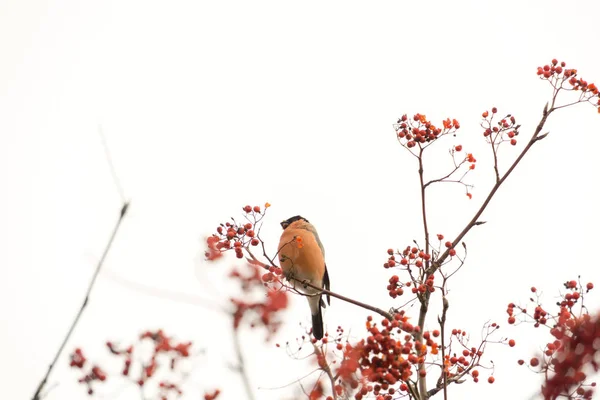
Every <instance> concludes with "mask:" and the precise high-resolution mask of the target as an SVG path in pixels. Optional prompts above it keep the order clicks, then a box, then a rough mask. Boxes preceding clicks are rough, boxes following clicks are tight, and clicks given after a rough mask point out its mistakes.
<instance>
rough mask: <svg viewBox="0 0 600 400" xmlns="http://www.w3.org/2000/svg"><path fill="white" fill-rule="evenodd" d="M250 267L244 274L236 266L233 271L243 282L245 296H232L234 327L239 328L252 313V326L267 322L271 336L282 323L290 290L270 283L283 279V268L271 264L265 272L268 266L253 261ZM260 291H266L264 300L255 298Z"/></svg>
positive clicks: (230, 275) (265, 325)
mask: <svg viewBox="0 0 600 400" xmlns="http://www.w3.org/2000/svg"><path fill="white" fill-rule="evenodd" d="M248 270H249V273H248V274H245V275H244V274H242V273H241V272H240V271H239V270H238V269H236V268H234V269H233V270H232V271H231V273H230V274H229V277H230V278H233V279H236V280H237V281H238V282H239V283H240V287H241V289H242V292H243V294H244V296H243V298H237V299H236V298H231V303H232V304H233V306H234V312H233V327H234V329H237V328H239V326H240V324H241V322H242V320H243V318H244V317H246V316H248V315H249V313H250V314H252V316H251V317H250V318H251V320H250V326H251V327H255V326H257V325H259V326H260V325H262V326H264V327H265V328H267V332H268V337H270V336H271V335H272V334H274V333H275V332H276V331H277V329H278V328H279V326H280V325H281V320H280V314H281V312H282V311H283V310H285V309H286V308H287V306H288V294H287V292H286V291H284V290H281V288H273V287H271V286H269V283H270V282H278V281H279V277H280V276H281V274H282V271H281V268H278V267H273V266H271V267H269V271H268V272H266V273H263V271H264V269H263V268H262V267H261V266H258V265H255V264H253V263H249V264H248ZM257 292H258V293H262V294H264V297H263V300H261V301H256V300H255V299H256V298H257V296H255V295H256V294H257Z"/></svg>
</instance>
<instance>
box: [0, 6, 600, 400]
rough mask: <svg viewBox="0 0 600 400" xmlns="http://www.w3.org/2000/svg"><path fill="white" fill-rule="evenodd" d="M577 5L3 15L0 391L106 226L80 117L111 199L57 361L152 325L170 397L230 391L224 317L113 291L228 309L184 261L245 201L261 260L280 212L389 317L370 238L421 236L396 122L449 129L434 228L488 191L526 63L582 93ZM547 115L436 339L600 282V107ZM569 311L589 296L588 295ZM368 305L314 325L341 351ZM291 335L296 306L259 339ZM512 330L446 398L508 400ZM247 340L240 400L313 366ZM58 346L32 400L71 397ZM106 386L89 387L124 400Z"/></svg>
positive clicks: (528, 347)
mask: <svg viewBox="0 0 600 400" xmlns="http://www.w3.org/2000/svg"><path fill="white" fill-rule="evenodd" d="M599 15H600V3H598V2H597V1H595V0H589V1H578V2H573V3H572V4H571V5H567V4H566V3H565V2H563V1H527V2H524V1H502V2H500V1H498V2H482V1H452V2H447V1H422V2H399V1H380V2H370V3H369V4H367V3H364V2H360V3H359V2H353V1H347V2H334V1H331V2H313V1H304V2H301V3H300V2H296V3H291V2H275V1H272V2H264V1H258V2H256V1H255V2H242V1H237V2H236V1H220V2H208V1H200V2H198V1H177V2H156V1H143V2H142V1H104V2H80V1H75V0H65V1H61V2H52V1H15V0H9V1H8V2H7V1H4V2H2V3H0V57H1V59H0V60H1V61H0V138H1V140H2V141H1V143H0V162H1V163H2V168H0V185H1V187H2V189H3V193H4V195H3V196H2V197H1V198H0V216H1V219H0V243H1V244H2V245H1V246H0V304H1V306H0V318H1V321H2V329H0V343H3V353H2V362H1V363H0V381H1V382H2V385H1V386H2V393H3V396H4V397H5V398H7V399H26V398H30V397H31V395H32V393H33V391H34V390H35V387H36V385H37V383H38V382H39V379H40V378H41V377H42V376H43V374H44V372H45V369H46V367H47V364H48V363H49V362H50V360H51V359H52V357H53V355H54V352H55V351H56V348H57V346H58V344H59V342H60V341H61V339H62V338H63V336H64V334H65V332H66V330H67V328H68V325H69V323H70V321H71V320H72V318H73V316H74V314H75V313H76V311H77V309H78V308H79V306H80V302H81V300H82V296H83V294H84V292H85V289H86V286H87V282H88V280H89V278H90V276H91V274H92V272H93V268H94V266H95V263H96V261H97V259H98V257H99V256H100V254H101V251H102V249H103V247H104V245H105V241H106V240H107V238H108V235H109V233H110V230H111V229H112V226H113V224H114V221H115V219H116V217H117V215H118V211H119V207H120V205H119V202H120V199H119V195H118V193H117V191H116V190H115V187H114V184H113V181H112V179H111V176H110V172H109V169H108V167H107V164H106V162H105V159H104V155H103V150H102V145H101V141H100V138H99V135H98V127H99V125H101V126H102V129H103V131H104V133H105V136H106V138H107V142H108V144H109V146H110V149H111V153H112V157H113V161H114V164H115V167H116V169H117V170H118V174H119V177H120V179H121V181H122V185H123V187H124V189H125V192H126V196H127V197H128V198H130V199H131V200H132V205H131V209H130V213H129V216H128V217H127V219H126V221H125V222H124V225H123V228H122V230H121V232H120V234H119V236H118V238H117V241H116V243H115V245H114V247H113V249H112V251H111V254H110V256H109V258H108V260H107V262H106V265H105V269H104V270H103V271H102V272H101V275H100V277H99V279H98V282H97V285H96V287H95V289H94V291H93V293H92V296H91V300H90V303H89V306H88V309H87V311H86V313H85V315H84V317H83V318H82V320H81V323H80V325H79V326H78V328H77V330H76V332H75V334H74V336H73V337H72V340H71V341H70V343H69V345H68V346H67V347H68V348H67V350H71V349H72V348H73V347H75V346H82V347H84V349H86V350H87V351H88V353H89V356H90V358H93V359H94V360H96V361H99V362H105V361H107V360H109V359H110V357H108V356H107V355H106V352H105V348H104V347H103V345H102V344H103V343H104V341H105V340H107V339H114V340H123V341H127V340H131V339H132V338H134V337H135V336H136V335H138V334H139V332H140V331H141V330H142V329H146V328H158V327H162V328H163V329H165V330H166V331H167V333H173V334H176V336H177V338H180V339H182V340H193V341H194V343H195V344H197V346H198V348H201V349H205V351H206V353H205V355H204V356H199V357H198V358H197V359H196V363H197V365H196V367H195V369H194V370H193V374H192V376H191V378H190V380H189V383H188V384H187V385H186V386H185V390H186V396H184V399H197V398H198V396H199V393H201V391H203V390H204V389H207V390H208V389H212V388H215V387H220V388H222V389H223V390H225V391H224V393H223V396H222V398H225V399H230V398H231V399H233V398H239V397H238V396H239V395H240V393H241V392H240V391H239V389H237V388H236V386H238V385H240V381H239V379H238V377H237V375H235V374H234V373H233V372H232V371H231V370H229V369H228V366H229V365H231V364H233V363H234V361H235V359H234V357H233V353H232V351H231V339H230V337H229V333H228V332H229V325H228V324H229V322H228V321H227V320H226V319H224V318H221V317H220V316H219V314H217V313H214V312H211V311H208V310H206V309H205V308H201V307H197V306H192V305H186V304H182V303H179V302H173V301H169V300H164V299H157V298H154V297H149V296H146V295H143V294H140V293H138V292H136V291H133V290H131V288H128V287H126V286H124V285H122V284H121V283H119V282H121V281H122V280H123V279H127V280H131V281H134V282H136V283H139V284H142V285H147V286H151V287H156V288H160V289H165V290H170V291H176V292H178V293H184V294H190V295H197V296H200V297H203V298H209V299H213V300H214V301H216V302H221V303H223V302H225V300H226V299H225V298H223V297H221V298H218V296H216V295H215V293H217V294H219V293H220V294H221V296H222V295H223V293H226V292H227V290H229V288H230V287H229V285H228V284H227V283H225V281H224V280H223V279H221V278H220V276H221V274H222V272H223V271H226V270H227V268H228V267H229V265H230V263H229V262H225V263H222V264H218V265H206V264H205V263H204V262H202V257H200V256H199V254H201V252H202V250H203V243H202V238H203V237H204V236H205V235H207V234H210V233H211V231H212V230H213V229H214V228H215V227H216V225H217V223H218V222H220V221H222V220H225V219H226V218H228V217H229V216H237V215H238V213H239V211H240V207H241V206H243V205H245V204H246V203H249V204H263V203H264V202H265V201H269V202H270V203H272V204H273V207H272V209H271V210H270V211H271V217H270V218H269V220H268V224H269V225H268V226H266V228H265V229H266V233H267V238H268V239H269V243H270V246H271V250H273V248H274V247H275V246H276V243H277V239H278V235H279V233H280V228H279V224H278V222H279V221H280V220H282V219H284V218H287V217H289V216H291V215H296V214H302V215H303V216H305V217H307V218H308V219H310V220H311V222H314V223H315V225H316V226H317V228H318V229H319V234H320V236H321V238H322V240H323V242H324V243H325V247H326V249H327V263H328V267H329V273H330V276H331V282H332V290H334V291H338V292H340V293H341V294H344V295H347V296H350V297H354V298H357V299H360V300H362V301H365V302H368V303H372V304H375V305H377V306H379V307H381V308H384V309H387V308H389V307H391V306H393V305H397V304H399V303H397V302H393V301H391V299H390V298H389V297H388V296H387V293H386V290H385V286H386V285H387V279H388V278H389V276H390V275H391V273H390V272H389V271H386V270H383V268H381V264H382V263H383V262H384V261H385V259H386V249H387V248H388V247H397V248H402V247H404V246H406V245H408V244H410V243H411V241H412V239H420V238H421V237H422V235H421V227H420V225H419V220H420V219H419V218H420V217H419V213H418V195H417V192H416V191H415V189H416V183H417V180H416V179H417V176H416V168H415V165H414V162H413V161H414V160H413V159H412V158H411V157H410V156H409V155H408V153H406V152H405V151H403V149H402V148H401V147H400V146H399V145H398V144H397V143H396V140H395V138H394V132H393V129H392V123H394V122H395V120H396V119H397V118H398V117H399V116H400V115H402V114H403V113H408V114H414V113H416V112H421V113H425V114H427V116H428V117H430V118H432V119H433V120H435V121H438V122H439V121H441V119H443V118H446V117H453V118H457V119H458V120H459V121H460V122H461V125H462V128H461V130H460V135H459V138H458V139H457V142H456V143H457V144H458V143H462V144H463V146H464V147H465V149H466V150H468V151H473V152H474V153H475V156H476V157H477V159H478V166H477V169H476V170H475V174H474V175H473V177H472V179H473V180H472V182H475V183H476V185H477V186H476V188H475V190H474V191H473V195H474V197H473V200H470V201H469V200H468V199H467V198H466V197H465V196H464V193H463V189H462V188H461V187H459V186H456V187H453V186H443V187H440V188H439V189H438V190H434V191H432V194H431V197H430V206H431V215H430V218H431V226H432V231H433V232H434V233H437V232H443V233H444V234H445V235H446V236H447V237H451V236H452V235H455V234H456V233H458V232H459V231H460V230H461V229H462V227H463V226H464V223H465V221H467V220H468V219H470V218H471V216H472V214H473V213H474V212H475V210H476V208H477V207H478V206H479V205H480V203H481V201H482V199H483V198H484V197H485V194H486V193H487V190H488V189H489V187H490V184H491V179H492V170H491V168H490V165H489V154H487V153H486V149H485V147H484V145H483V138H482V136H481V129H480V128H479V126H478V124H479V116H480V114H481V112H482V111H484V110H485V109H489V108H490V107H491V106H497V107H499V109H500V112H511V113H513V114H514V115H516V116H517V119H518V120H519V121H520V122H521V123H522V124H523V127H522V136H521V137H519V139H521V140H520V143H519V145H518V146H517V148H506V149H503V152H504V154H503V156H504V157H505V158H503V161H504V164H503V165H504V166H506V165H507V158H506V157H509V156H512V155H515V154H517V151H518V150H519V149H520V148H522V146H523V144H524V142H525V137H527V136H528V135H529V134H530V133H531V132H532V129H533V128H534V126H535V124H537V121H538V119H539V116H540V114H541V110H542V108H543V106H544V104H545V102H546V100H547V99H548V96H549V94H550V87H549V86H548V85H547V84H546V83H544V82H540V81H538V79H537V78H536V76H535V70H536V67H537V66H538V65H543V64H544V63H547V62H548V61H549V60H550V59H551V58H553V57H557V58H559V59H561V60H565V61H567V63H568V65H569V66H572V67H576V68H578V69H579V71H580V72H581V75H582V76H583V77H584V78H587V79H588V80H589V81H596V82H598V81H600V56H599V55H598V53H597V51H595V50H594V49H595V48H596V47H597V36H598V31H597V26H596V21H597V17H598V16H599ZM547 126H548V128H549V130H550V135H549V136H548V138H547V139H545V140H543V141H542V142H540V143H539V144H538V145H536V146H535V147H534V149H533V150H532V152H531V153H530V154H529V155H528V156H527V157H526V159H525V160H524V162H523V163H522V165H520V166H519V168H518V169H517V170H516V171H515V174H514V176H511V178H510V179H509V180H508V182H507V183H506V185H505V186H504V187H503V188H502V190H501V192H500V193H499V194H498V196H497V198H496V199H495V200H494V201H493V202H492V204H491V205H490V208H489V210H488V211H487V212H486V213H485V215H484V217H483V219H484V220H486V221H488V223H487V224H486V225H483V226H481V227H478V228H477V229H476V230H474V231H473V233H472V234H470V235H469V236H468V237H467V238H466V241H467V244H468V247H469V258H468V261H467V264H466V266H465V267H464V269H463V270H462V271H461V272H460V273H459V274H458V275H457V276H456V277H455V278H453V279H452V280H451V281H450V288H451V289H452V291H451V295H450V298H449V300H450V313H449V316H448V318H449V326H450V327H458V328H463V329H467V330H468V331H469V332H472V334H473V336H474V339H475V340H477V339H478V338H479V331H480V328H481V326H482V324H483V323H484V322H486V321H487V320H489V319H493V320H496V321H498V322H501V323H503V325H506V324H505V323H504V322H505V319H506V314H505V308H506V304H507V303H508V302H510V301H516V302H517V301H520V302H522V303H523V302H525V300H526V299H527V297H528V295H529V292H528V289H529V287H530V286H531V285H536V286H538V287H540V288H544V289H545V293H546V296H547V297H546V298H547V302H546V303H547V306H548V308H550V309H551V304H552V303H554V302H555V301H556V295H557V294H558V290H559V288H560V287H561V282H563V281H565V280H567V279H572V278H576V276H577V275H578V274H581V275H582V280H583V281H584V282H587V281H595V282H596V283H597V284H600V279H599V278H600V272H599V270H598V266H597V265H596V264H595V261H594V254H595V249H596V248H597V244H598V241H599V240H600V234H599V233H598V226H599V225H600V211H599V209H598V206H597V204H598V203H599V201H600V199H599V195H598V185H597V180H598V175H599V173H600V164H599V161H598V156H597V152H598V150H597V149H598V148H600V119H599V116H598V115H597V114H596V113H595V110H594V109H593V108H592V107H591V106H585V105H582V106H579V107H577V108H571V109H567V110H563V111H561V112H560V113H557V114H556V115H553V116H552V117H551V119H550V121H549V124H548V125H547ZM451 143H452V142H451V141H448V145H450V144H451ZM429 161H430V162H431V163H432V164H431V165H432V166H434V167H435V168H444V166H445V165H446V164H445V163H447V162H448V160H447V159H446V158H445V157H443V156H442V157H440V158H439V160H436V159H434V158H432V159H430V160H429ZM486 162H487V163H488V164H487V165H486ZM210 288H213V289H210ZM587 301H588V305H589V306H590V309H592V310H596V309H598V308H599V306H600V302H599V300H598V297H593V296H590V297H589V298H588V299H587ZM366 315H367V313H366V312H365V311H363V310H359V309H357V308H356V307H353V306H350V305H348V304H344V303H342V302H340V301H336V300H333V302H332V306H331V308H329V309H328V310H327V312H326V314H325V321H326V325H327V327H328V328H329V331H330V332H334V331H335V327H337V326H338V325H342V326H344V327H345V328H347V330H348V328H350V327H352V336H353V338H354V339H357V338H360V337H362V336H364V330H363V324H364V318H365V317H366ZM435 318H436V315H435V314H433V313H432V314H431V315H430V320H429V321H430V323H429V324H428V326H429V327H431V328H432V329H433V328H434V327H435ZM299 322H302V323H305V324H307V323H309V313H308V307H306V304H305V300H304V299H302V298H294V303H293V308H292V310H291V311H290V314H288V316H287V324H286V329H284V330H283V331H282V332H281V333H280V335H279V336H278V337H277V340H276V341H277V342H280V343H284V342H285V341H288V340H289V341H294V340H295V338H296V337H297V336H298V335H300V334H301V333H302V330H301V329H300V328H299V327H298V323H299ZM532 333H533V329H531V328H530V327H525V326H521V327H518V328H512V327H506V329H505V330H503V335H505V336H509V337H513V338H516V339H517V343H518V346H517V347H516V348H515V349H512V350H510V351H508V350H507V348H506V347H503V346H497V347H494V346H491V347H490V358H492V359H493V360H494V363H495V365H496V370H495V376H496V383H495V384H494V385H493V386H490V385H488V384H487V383H479V384H477V385H475V384H473V383H465V384H464V385H461V386H457V387H452V388H451V391H450V393H451V394H453V395H454V396H456V398H467V397H468V398H490V399H504V398H529V396H530V395H531V394H532V393H534V392H535V391H536V390H537V388H538V387H539V381H538V380H537V377H536V376H535V375H534V374H533V373H527V372H526V370H525V368H517V366H516V360H517V359H518V358H521V357H529V356H530V355H531V354H533V353H534V352H535V351H536V350H537V349H538V348H539V346H540V345H543V344H544V343H545V342H543V339H542V338H543V337H547V336H541V337H539V336H535V335H532ZM262 337H263V335H262V333H259V332H256V333H255V332H244V342H245V356H246V358H247V364H248V368H250V369H251V371H252V374H251V379H252V383H253V385H255V386H256V387H257V388H258V387H261V388H263V389H257V391H256V393H257V398H259V399H281V398H286V396H288V397H289V396H291V394H293V392H294V388H295V387H296V386H297V385H294V384H292V385H291V386H289V387H286V388H283V389H277V390H270V389H264V388H275V387H280V386H284V385H286V384H288V383H290V382H293V381H294V379H297V378H299V377H301V376H303V375H304V374H306V373H307V372H308V371H309V368H310V367H308V366H306V365H305V364H304V363H303V362H300V361H297V360H295V359H293V358H291V357H290V356H288V355H287V354H285V351H283V350H282V349H276V348H275V347H274V346H273V344H269V345H266V346H263V339H262ZM66 355H67V354H65V355H64V357H63V359H62V360H61V363H60V365H59V366H58V367H57V368H56V370H55V373H54V374H53V375H52V376H51V378H50V385H52V384H54V383H55V382H58V383H59V385H58V386H57V387H56V388H54V389H53V390H52V392H51V393H50V395H49V396H48V400H53V399H63V398H80V397H83V393H84V391H83V388H81V387H79V386H78V385H77V384H76V378H77V374H75V373H74V372H73V371H71V370H70V369H69V368H68V367H67V359H66ZM488 360H489V358H488ZM117 368H118V367H117ZM482 376H485V377H486V379H487V374H486V373H485V372H483V373H482ZM483 380H485V379H482V381H483ZM115 381H117V380H115ZM307 382H308V381H307ZM108 386H109V387H110V389H109V390H107V391H104V392H103V394H104V397H103V398H106V399H117V398H121V399H123V398H132V397H133V398H138V397H135V396H137V394H135V391H134V392H131V391H121V390H120V386H119V384H117V383H111V384H110V385H108ZM119 394H121V396H119Z"/></svg>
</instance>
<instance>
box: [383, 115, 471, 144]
mask: <svg viewBox="0 0 600 400" xmlns="http://www.w3.org/2000/svg"><path fill="white" fill-rule="evenodd" d="M442 126H443V128H438V127H436V126H435V125H433V124H432V123H431V122H430V121H429V120H427V117H426V116H425V115H423V114H415V115H414V116H413V117H412V119H409V118H408V117H407V115H406V114H404V115H403V116H402V117H400V118H399V119H398V122H397V123H396V124H394V130H395V131H396V134H397V137H398V140H399V141H400V144H401V145H402V146H404V147H406V148H408V149H411V148H413V147H415V146H417V145H418V146H419V148H424V147H426V146H427V143H429V142H432V141H434V140H435V139H437V138H440V137H442V136H444V135H447V134H449V133H454V132H456V130H457V129H459V128H460V123H459V122H458V121H457V120H455V119H452V120H451V119H450V118H448V119H445V120H444V121H442Z"/></svg>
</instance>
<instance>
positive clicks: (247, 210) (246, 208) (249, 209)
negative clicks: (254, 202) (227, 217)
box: [244, 206, 252, 213]
mask: <svg viewBox="0 0 600 400" xmlns="http://www.w3.org/2000/svg"><path fill="white" fill-rule="evenodd" d="M244 211H246V212H247V213H249V212H250V211H252V207H250V206H245V207H244Z"/></svg>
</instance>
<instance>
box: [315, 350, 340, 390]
mask: <svg viewBox="0 0 600 400" xmlns="http://www.w3.org/2000/svg"><path fill="white" fill-rule="evenodd" d="M313 349H314V350H315V354H316V355H317V359H318V357H319V355H321V357H323V364H324V365H325V366H324V367H321V369H322V370H323V372H325V374H326V375H327V377H329V381H330V382H331V396H332V397H333V399H334V400H337V398H338V396H337V393H336V392H335V379H336V378H335V377H334V376H333V373H332V372H331V367H330V366H329V363H328V362H327V360H326V359H325V354H324V353H323V349H319V348H318V347H317V345H316V344H314V343H313Z"/></svg>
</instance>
